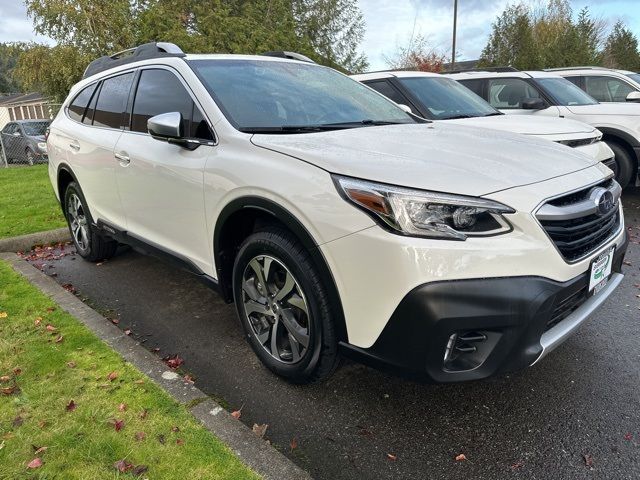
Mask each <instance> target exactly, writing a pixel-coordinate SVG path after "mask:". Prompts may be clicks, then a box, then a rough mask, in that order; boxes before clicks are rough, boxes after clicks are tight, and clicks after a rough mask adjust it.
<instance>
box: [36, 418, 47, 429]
mask: <svg viewBox="0 0 640 480" xmlns="http://www.w3.org/2000/svg"><path fill="white" fill-rule="evenodd" d="M46 426H47V422H46V421H45V420H40V421H39V422H38V427H40V428H44V427H46Z"/></svg>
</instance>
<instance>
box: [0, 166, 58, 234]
mask: <svg viewBox="0 0 640 480" xmlns="http://www.w3.org/2000/svg"><path fill="white" fill-rule="evenodd" d="M64 226H65V221H64V217H63V216H62V211H61V209H60V205H59V204H58V201H57V200H56V196H55V194H54V193H53V188H52V187H51V182H50V181H49V176H48V173H47V165H36V166H33V167H16V168H2V167H0V238H7V237H14V236H16V235H24V234H27V233H34V232H42V231H44V230H51V229H53V228H60V227H64Z"/></svg>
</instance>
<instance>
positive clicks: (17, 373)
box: [13, 367, 22, 377]
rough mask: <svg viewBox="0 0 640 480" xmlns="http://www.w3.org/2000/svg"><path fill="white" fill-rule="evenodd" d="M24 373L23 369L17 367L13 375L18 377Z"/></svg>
mask: <svg viewBox="0 0 640 480" xmlns="http://www.w3.org/2000/svg"><path fill="white" fill-rule="evenodd" d="M21 373H22V369H21V368H20V367H16V368H14V369H13V374H14V375H15V376H16V377H17V376H18V375H20V374H21Z"/></svg>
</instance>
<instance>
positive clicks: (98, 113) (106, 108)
mask: <svg viewBox="0 0 640 480" xmlns="http://www.w3.org/2000/svg"><path fill="white" fill-rule="evenodd" d="M132 80H133V73H125V74H124V75H118V76H117V77H111V78H107V79H106V80H103V81H102V87H101V88H100V93H99V95H98V101H97V103H96V110H95V113H94V115H93V125H96V126H99V127H110V128H120V127H121V126H122V117H123V115H124V111H125V109H126V107H127V99H128V98H129V90H130V89H131V81H132Z"/></svg>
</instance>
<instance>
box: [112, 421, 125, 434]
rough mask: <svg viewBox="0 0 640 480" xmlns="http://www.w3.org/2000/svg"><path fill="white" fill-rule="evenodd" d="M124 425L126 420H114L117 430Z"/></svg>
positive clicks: (114, 426)
mask: <svg viewBox="0 0 640 480" xmlns="http://www.w3.org/2000/svg"><path fill="white" fill-rule="evenodd" d="M123 427H124V420H114V421H113V428H115V429H116V432H119V431H120V430H122V428H123Z"/></svg>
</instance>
